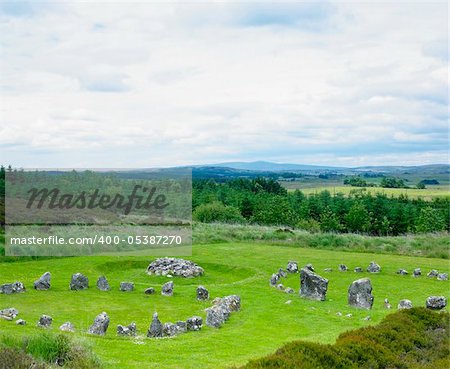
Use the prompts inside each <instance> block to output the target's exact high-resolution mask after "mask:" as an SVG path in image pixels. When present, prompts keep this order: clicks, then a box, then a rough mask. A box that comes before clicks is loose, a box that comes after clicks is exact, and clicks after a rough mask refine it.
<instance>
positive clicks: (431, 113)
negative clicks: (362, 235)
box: [0, 1, 449, 167]
mask: <svg viewBox="0 0 450 369" xmlns="http://www.w3.org/2000/svg"><path fill="white" fill-rule="evenodd" d="M447 45H448V3H447V2H446V1H442V2H437V3H429V2H423V3H420V2H411V3H405V2H392V3H391V4H389V3H385V2H360V3H348V4H346V3H335V2H331V3H325V2H317V3H284V4H282V5H280V4H275V5H273V4H272V5H271V4H269V3H227V4H226V3H215V4H214V3H184V4H183V3H176V4H175V3H171V4H169V3H168V4H163V3H158V4H151V3H149V2H147V3H146V2H138V3H129V2H128V3H125V2H122V3H121V2H117V1H116V2H98V3H96V4H92V3H82V2H78V3H75V2H60V3H57V2H53V3H39V2H36V1H34V2H2V1H0V60H1V61H0V108H1V114H0V157H1V160H0V162H2V163H11V164H13V165H15V166H23V167H151V166H166V165H184V164H192V163H195V164H199V163H214V162H224V161H237V160H242V161H252V160H271V161H276V162H293V163H304V164H326V165H348V166H358V165H376V164H403V165H414V164H427V163H446V162H447V161H448V72H449V70H448V48H447Z"/></svg>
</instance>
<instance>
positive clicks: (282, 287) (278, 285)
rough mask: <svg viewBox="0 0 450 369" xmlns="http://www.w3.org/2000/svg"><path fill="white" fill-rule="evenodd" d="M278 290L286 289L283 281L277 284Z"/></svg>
mask: <svg viewBox="0 0 450 369" xmlns="http://www.w3.org/2000/svg"><path fill="white" fill-rule="evenodd" d="M277 290H280V291H284V286H283V284H282V283H278V284H277Z"/></svg>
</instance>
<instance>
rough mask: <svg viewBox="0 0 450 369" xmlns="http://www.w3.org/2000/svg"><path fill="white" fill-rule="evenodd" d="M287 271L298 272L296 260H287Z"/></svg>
mask: <svg viewBox="0 0 450 369" xmlns="http://www.w3.org/2000/svg"><path fill="white" fill-rule="evenodd" d="M286 270H287V272H288V273H297V272H298V263H297V262H296V261H289V262H288V264H287V267H286Z"/></svg>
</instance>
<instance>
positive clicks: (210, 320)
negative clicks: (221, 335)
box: [205, 303, 231, 328]
mask: <svg viewBox="0 0 450 369" xmlns="http://www.w3.org/2000/svg"><path fill="white" fill-rule="evenodd" d="M205 311H206V325H208V326H210V327H214V328H220V327H221V326H222V324H223V323H225V321H226V320H228V318H229V317H230V314H231V311H230V309H229V308H228V307H227V305H226V304H223V303H222V304H218V305H214V306H212V307H210V308H208V309H206V310H205Z"/></svg>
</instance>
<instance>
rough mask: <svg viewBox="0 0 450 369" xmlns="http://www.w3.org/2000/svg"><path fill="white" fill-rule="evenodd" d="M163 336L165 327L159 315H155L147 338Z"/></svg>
mask: <svg viewBox="0 0 450 369" xmlns="http://www.w3.org/2000/svg"><path fill="white" fill-rule="evenodd" d="M162 335H163V325H162V323H161V321H160V320H159V318H158V313H156V312H155V313H154V314H153V319H152V323H151V324H150V328H149V329H148V332H147V337H162Z"/></svg>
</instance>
